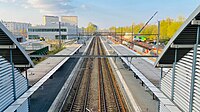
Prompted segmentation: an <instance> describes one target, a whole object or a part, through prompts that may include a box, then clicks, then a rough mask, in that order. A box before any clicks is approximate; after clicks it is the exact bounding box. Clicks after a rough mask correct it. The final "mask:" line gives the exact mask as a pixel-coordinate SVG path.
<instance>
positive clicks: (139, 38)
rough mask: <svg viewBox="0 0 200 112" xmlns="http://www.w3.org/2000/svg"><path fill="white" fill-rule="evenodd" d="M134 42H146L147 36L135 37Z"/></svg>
mask: <svg viewBox="0 0 200 112" xmlns="http://www.w3.org/2000/svg"><path fill="white" fill-rule="evenodd" d="M134 40H136V41H139V42H145V41H146V40H147V37H145V36H136V37H134Z"/></svg>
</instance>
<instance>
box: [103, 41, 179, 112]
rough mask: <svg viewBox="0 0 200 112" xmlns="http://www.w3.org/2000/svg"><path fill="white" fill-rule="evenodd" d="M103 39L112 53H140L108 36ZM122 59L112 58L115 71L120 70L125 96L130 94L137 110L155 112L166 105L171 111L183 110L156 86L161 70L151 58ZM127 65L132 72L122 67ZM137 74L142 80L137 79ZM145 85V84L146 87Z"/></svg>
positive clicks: (139, 111) (130, 99) (138, 111)
mask: <svg viewBox="0 0 200 112" xmlns="http://www.w3.org/2000/svg"><path fill="white" fill-rule="evenodd" d="M102 40H103V41H104V44H105V46H106V48H107V50H108V52H109V53H110V54H113V53H116V54H118V55H122V54H123V55H129V54H130V55H139V54H137V53H136V52H134V51H132V50H130V49H129V48H127V47H125V46H123V45H120V44H118V45H116V44H113V43H112V42H111V41H109V40H107V39H106V38H103V39H102ZM120 59H121V62H120V60H119V58H117V59H114V58H112V60H115V64H116V66H117V67H115V71H119V72H120V73H118V77H119V79H120V83H122V88H123V89H124V90H125V92H126V93H125V96H128V98H129V102H130V103H131V104H132V105H133V107H134V110H135V111H136V112H142V111H152V112H155V111H158V110H159V108H160V107H164V108H165V109H166V110H167V111H169V112H181V111H180V109H179V108H178V107H177V106H176V105H174V103H173V102H171V101H170V100H169V98H167V97H166V95H165V94H163V92H162V91H160V90H159V89H158V88H157V87H156V86H159V80H160V76H159V73H160V70H159V69H155V68H154V67H153V62H152V61H151V60H149V59H148V58H135V59H132V60H131V59H130V58H124V57H121V58H120ZM122 63H124V64H122ZM125 65H126V66H127V69H130V70H131V71H132V73H130V72H127V70H125V69H121V68H123V66H125ZM120 74H121V75H120ZM135 76H137V77H138V79H140V80H137V78H135ZM138 81H139V83H142V86H141V84H137V83H138ZM143 85H145V88H144V87H143ZM151 95H153V97H154V96H156V98H157V99H158V101H159V102H158V101H157V100H153V99H152V96H151ZM131 101H132V102H131Z"/></svg>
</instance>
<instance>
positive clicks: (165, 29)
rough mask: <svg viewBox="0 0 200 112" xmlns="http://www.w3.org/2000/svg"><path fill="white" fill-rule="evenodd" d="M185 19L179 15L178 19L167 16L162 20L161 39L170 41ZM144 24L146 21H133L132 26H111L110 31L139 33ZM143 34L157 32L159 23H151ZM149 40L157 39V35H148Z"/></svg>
mask: <svg viewBox="0 0 200 112" xmlns="http://www.w3.org/2000/svg"><path fill="white" fill-rule="evenodd" d="M184 21H185V18H184V17H182V16H179V17H178V18H177V19H172V18H166V19H164V20H161V21H160V40H161V41H162V42H165V41H168V40H169V39H170V38H171V37H172V36H173V35H174V33H175V32H176V31H177V30H178V29H179V28H180V26H181V25H182V24H183V22H184ZM143 26H144V23H140V24H135V23H133V24H132V25H131V26H126V27H114V26H113V27H111V28H109V30H110V31H116V32H123V34H125V33H131V32H132V31H133V33H135V34H138V32H139V30H140V29H141V28H142V27H143ZM141 33H142V34H157V33H158V26H157V24H149V25H147V26H146V27H145V29H144V30H143V31H142V32H141ZM146 37H147V40H148V41H153V40H156V38H157V36H155V35H150V36H146Z"/></svg>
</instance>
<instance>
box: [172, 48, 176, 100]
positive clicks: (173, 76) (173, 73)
mask: <svg viewBox="0 0 200 112" xmlns="http://www.w3.org/2000/svg"><path fill="white" fill-rule="evenodd" d="M176 61H177V49H175V55H174V63H173V72H172V88H171V100H172V101H173V100H174V81H175V68H176Z"/></svg>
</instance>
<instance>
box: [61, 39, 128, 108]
mask: <svg viewBox="0 0 200 112" xmlns="http://www.w3.org/2000/svg"><path fill="white" fill-rule="evenodd" d="M86 54H87V55H95V54H96V55H104V54H105V52H104V49H103V47H102V43H101V41H100V39H99V38H98V37H96V38H94V39H93V40H92V43H91V45H90V47H89V50H88V51H87V53H86ZM79 71H80V72H79V74H78V75H77V77H76V80H75V82H74V84H73V87H72V90H71V92H70V95H69V96H68V98H67V100H66V103H65V106H64V108H63V109H62V111H64V112H88V111H91V112H93V111H99V112H125V111H128V110H127V107H126V105H125V103H124V99H123V97H122V95H121V92H120V90H119V88H118V85H117V83H116V80H115V77H114V74H113V72H112V69H111V67H110V65H109V62H108V59H106V58H88V59H84V61H83V63H82V65H81V68H80V70H79Z"/></svg>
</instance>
